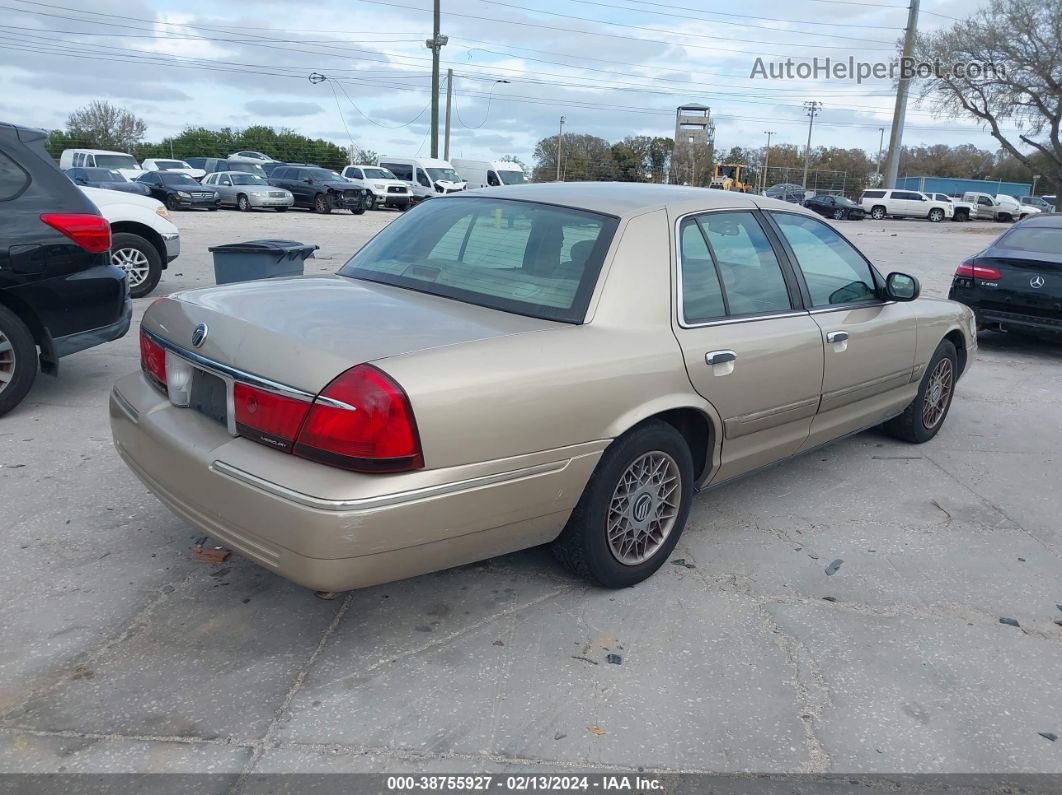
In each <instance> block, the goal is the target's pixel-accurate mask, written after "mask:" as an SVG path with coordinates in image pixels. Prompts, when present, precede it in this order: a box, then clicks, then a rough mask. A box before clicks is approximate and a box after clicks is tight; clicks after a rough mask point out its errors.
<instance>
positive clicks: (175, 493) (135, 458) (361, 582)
mask: <svg viewBox="0 0 1062 795" xmlns="http://www.w3.org/2000/svg"><path fill="white" fill-rule="evenodd" d="M110 416H111V430H112V433H113V436H114V443H115V446H116V448H117V450H118V452H119V454H120V455H121V456H122V458H123V459H124V460H125V461H126V463H127V464H128V465H129V467H130V469H132V470H133V472H134V473H135V474H136V475H137V476H138V477H139V478H140V479H141V480H142V481H143V482H144V484H145V485H146V486H147V487H148V488H149V489H150V490H151V491H152V492H154V494H155V495H156V496H157V497H158V498H159V499H160V500H161V501H162V502H163V503H165V504H166V506H167V507H169V508H170V509H171V510H172V511H173V512H174V513H176V514H177V515H179V516H180V517H181V518H183V519H184V520H185V521H187V522H188V523H189V524H191V525H193V526H194V527H196V528H198V529H199V530H200V531H202V532H203V533H205V534H208V535H210V536H211V537H212V538H214V539H217V540H218V541H219V542H221V543H223V544H225V545H226V546H228V547H230V548H231V549H233V550H235V551H237V552H239V553H240V554H242V555H244V556H245V557H247V558H250V559H251V560H253V561H255V562H256V563H259V564H260V565H262V566H264V567H266V568H268V569H270V570H271V571H274V572H276V573H277V574H280V575H281V576H283V577H286V578H288V579H290V580H293V581H294V582H296V583H298V584H300V585H304V586H306V587H308V588H313V589H316V590H324V591H343V590H349V589H352V588H360V587H365V586H369V585H375V584H378V583H382V582H390V581H392V580H397V579H402V578H405V577H412V576H415V575H418V574H423V573H425V572H429V571H435V570H437V569H444V568H448V567H450V566H456V565H461V564H464V563H469V562H472V561H476V560H482V559H484V558H488V557H493V556H495V555H500V554H504V553H506V552H511V551H514V550H517V549H523V548H526V547H529V546H534V545H537V544H541V543H545V542H547V541H550V540H552V539H553V538H555V537H556V536H557V535H558V533H559V532H560V531H561V529H562V528H563V527H564V523H565V522H566V521H567V518H568V515H569V514H570V513H571V510H572V508H573V507H574V505H575V502H576V501H577V500H578V498H579V495H580V494H581V493H582V489H583V487H584V486H585V484H586V481H587V480H588V479H589V477H590V474H591V473H592V471H593V468H594V466H595V465H596V463H597V461H598V458H599V457H600V454H601V450H603V448H604V446H605V443H604V442H601V443H592V444H591V445H580V446H577V447H571V448H563V449H562V450H553V451H546V452H542V453H534V454H531V455H527V456H520V457H517V458H512V459H505V460H502V461H493V462H486V463H483V464H474V465H467V466H461V467H453V468H448V469H441V470H420V471H418V472H409V473H402V474H396V475H365V474H357V473H350V472H343V471H341V470H336V469H333V468H330V467H324V466H321V465H319V464H315V463H313V462H310V461H305V460H303V459H299V458H296V457H295V456H292V455H288V454H285V453H280V452H278V451H275V450H270V449H268V448H266V447H263V446H262V445H259V444H256V443H254V442H251V441H248V440H246V439H240V438H233V437H232V436H230V435H229V434H228V433H227V431H226V430H225V429H224V428H223V427H222V426H221V425H219V424H218V423H216V422H214V421H212V420H210V419H208V418H206V417H204V416H202V415H199V414H197V413H195V412H193V411H190V410H188V409H181V408H176V407H174V406H173V405H171V404H170V403H169V401H168V400H167V399H166V398H165V396H163V395H161V394H160V393H159V392H158V391H157V390H155V389H154V388H153V387H152V386H150V385H149V384H148V383H147V381H146V380H145V379H144V377H143V376H142V375H141V374H139V373H135V374H133V375H130V376H126V377H125V378H123V379H121V380H120V381H118V383H117V384H116V385H115V387H114V390H113V391H112V393H111V399H110Z"/></svg>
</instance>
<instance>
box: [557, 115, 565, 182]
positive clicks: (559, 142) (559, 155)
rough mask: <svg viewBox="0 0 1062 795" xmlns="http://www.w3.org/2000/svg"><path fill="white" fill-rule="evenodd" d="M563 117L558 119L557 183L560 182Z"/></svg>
mask: <svg viewBox="0 0 1062 795" xmlns="http://www.w3.org/2000/svg"><path fill="white" fill-rule="evenodd" d="M563 136H564V117H563V116H561V117H560V129H559V130H557V182H560V178H561V170H560V166H561V143H562V142H563V141H564V138H563Z"/></svg>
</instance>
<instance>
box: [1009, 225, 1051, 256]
mask: <svg viewBox="0 0 1062 795" xmlns="http://www.w3.org/2000/svg"><path fill="white" fill-rule="evenodd" d="M996 248H1006V249H1011V250H1012V251H1033V252H1038V253H1041V254H1054V255H1055V256H1062V229H1052V228H1050V227H1044V226H1027V227H1024V228H1019V229H1012V230H1010V231H1009V232H1007V233H1006V234H1005V235H1003V237H1001V238H1000V239H999V240H998V241H997V242H996Z"/></svg>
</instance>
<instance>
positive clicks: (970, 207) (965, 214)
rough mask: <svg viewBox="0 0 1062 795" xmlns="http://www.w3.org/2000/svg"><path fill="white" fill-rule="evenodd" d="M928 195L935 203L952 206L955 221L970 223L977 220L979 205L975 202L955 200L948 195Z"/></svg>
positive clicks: (952, 216)
mask: <svg viewBox="0 0 1062 795" xmlns="http://www.w3.org/2000/svg"><path fill="white" fill-rule="evenodd" d="M926 195H927V196H929V198H931V199H933V200H934V201H938V202H944V203H945V204H950V205H951V206H952V208H953V209H952V215H951V218H952V220H953V221H970V220H973V219H975V218H977V205H976V204H975V203H974V202H964V201H962V200H961V199H953V198H952V197H951V196H949V195H948V194H946V193H927V194H926Z"/></svg>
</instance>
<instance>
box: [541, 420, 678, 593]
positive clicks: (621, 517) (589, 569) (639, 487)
mask: <svg viewBox="0 0 1062 795" xmlns="http://www.w3.org/2000/svg"><path fill="white" fill-rule="evenodd" d="M692 494H693V458H692V456H691V454H690V449H689V446H688V445H687V444H686V440H685V439H683V438H682V436H681V434H679V432H678V431H677V430H675V428H674V427H672V426H671V425H669V424H667V423H666V422H663V421H660V420H651V421H649V422H646V423H644V424H642V425H639V426H637V427H636V428H634V429H632V430H631V431H628V432H627V433H626V434H624V435H623V436H621V437H620V438H619V439H617V440H615V441H614V442H613V443H612V444H611V445H610V446H609V447H608V449H607V450H606V451H605V453H604V455H603V456H602V458H601V461H600V462H598V465H597V468H596V469H595V470H594V474H593V475H592V476H591V477H590V480H589V482H588V483H587V484H586V488H585V489H584V490H583V494H582V497H580V498H579V503H578V504H577V505H576V506H575V509H574V510H573V511H572V515H571V517H570V518H569V519H568V523H567V524H566V525H565V527H564V530H563V531H562V532H561V534H560V536H559V537H558V538H557V539H556V540H555V541H554V542H553V544H552V549H553V554H554V555H555V556H556V557H557V559H558V560H560V562H561V563H563V564H564V565H565V566H566V567H567V568H569V569H570V570H571V571H573V572H574V573H576V574H578V575H579V576H580V577H583V578H585V579H587V580H590V581H591V582H593V583H595V584H597V585H602V586H604V587H606V588H626V587H629V586H631V585H635V584H636V583H639V582H641V581H642V580H644V579H646V578H647V577H649V576H650V575H652V574H653V572H655V571H656V570H657V569H658V568H660V566H661V565H662V564H663V563H664V561H665V560H667V558H668V556H669V555H670V554H671V551H672V550H673V549H674V548H675V544H677V543H678V540H679V536H681V535H682V530H683V527H685V524H686V518H687V516H688V515H689V510H690V501H691V498H692Z"/></svg>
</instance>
